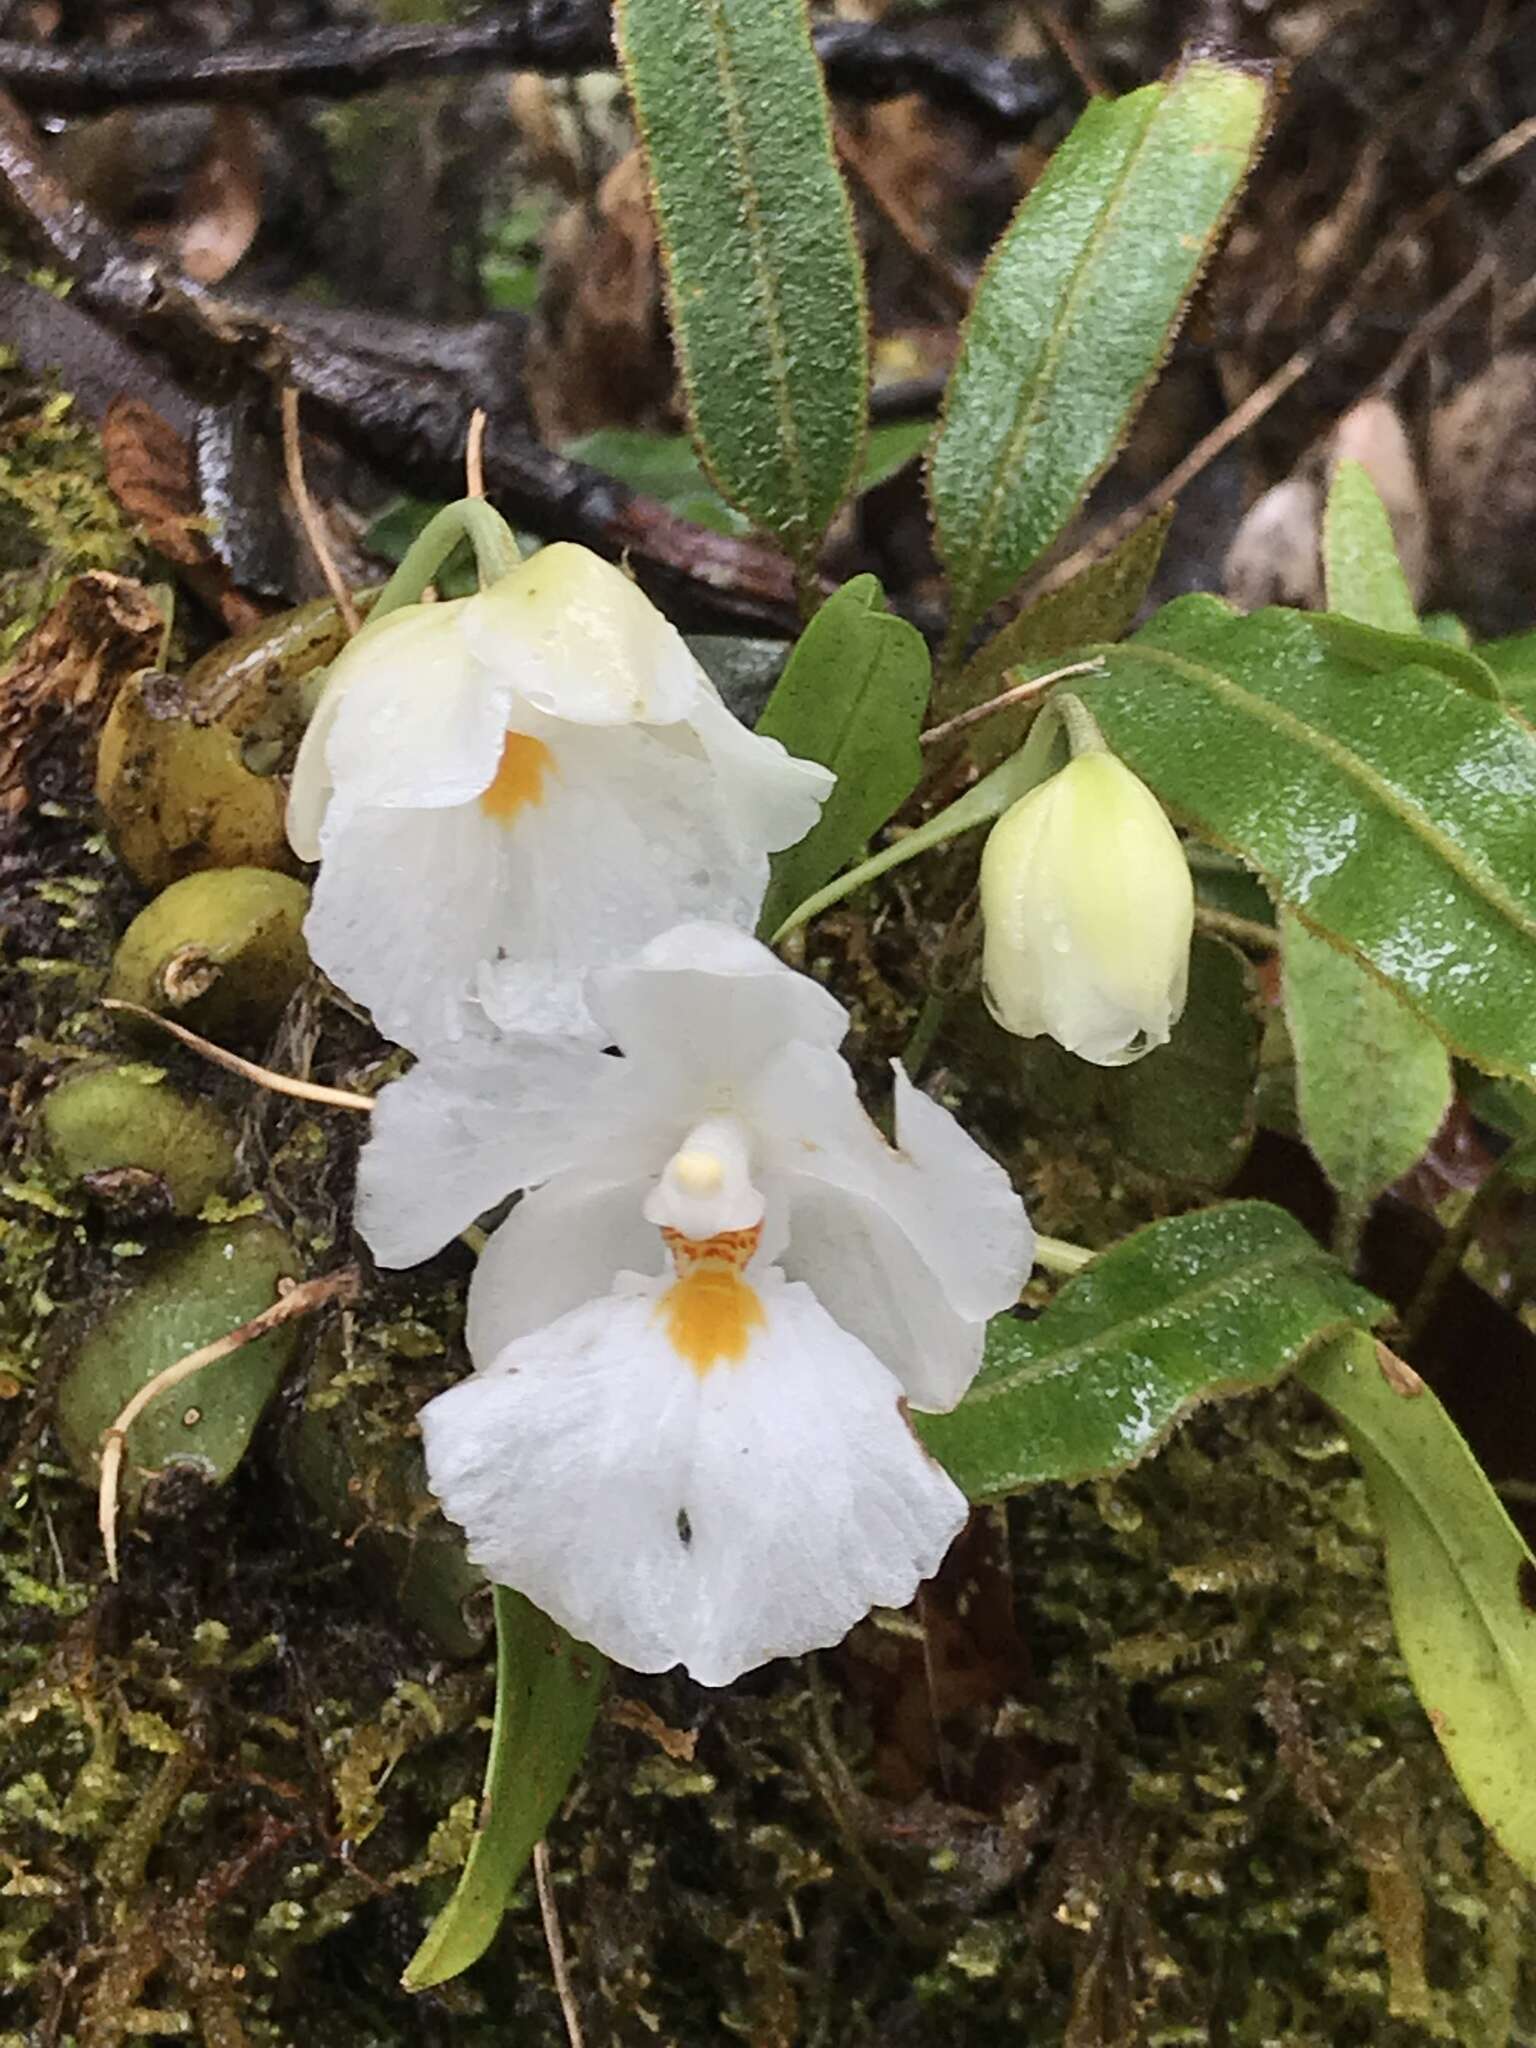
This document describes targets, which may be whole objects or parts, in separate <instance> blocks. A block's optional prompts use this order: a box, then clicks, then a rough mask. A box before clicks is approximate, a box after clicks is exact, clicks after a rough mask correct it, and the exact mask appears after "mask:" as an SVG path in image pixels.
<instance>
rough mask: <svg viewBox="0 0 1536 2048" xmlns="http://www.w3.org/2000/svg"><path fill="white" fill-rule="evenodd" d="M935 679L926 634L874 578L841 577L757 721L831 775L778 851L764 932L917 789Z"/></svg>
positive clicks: (763, 730) (841, 864)
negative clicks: (815, 815)
mask: <svg viewBox="0 0 1536 2048" xmlns="http://www.w3.org/2000/svg"><path fill="white" fill-rule="evenodd" d="M932 680H933V678H932V670H931V664H930V661H929V656H928V647H927V643H926V642H925V640H924V639H923V636H922V634H921V633H919V632H918V630H917V628H916V627H915V626H912V625H909V624H908V623H907V621H906V620H905V619H898V618H894V617H893V616H892V615H891V614H890V613H889V612H888V611H886V609H885V598H884V596H883V594H882V592H881V589H880V585H879V583H878V582H877V581H876V579H875V578H874V577H873V576H855V577H854V579H853V580H852V582H851V583H845V584H844V585H843V587H842V589H841V590H839V591H838V592H837V593H836V595H835V596H833V597H830V598H829V599H828V600H827V602H826V603H825V604H824V605H823V606H822V608H821V610H820V611H819V612H818V613H817V614H816V616H815V618H814V619H812V621H811V623H810V625H809V626H807V627H806V629H805V631H804V632H803V633H802V634H801V636H800V638H799V640H798V641H797V642H796V644H795V651H794V653H793V654H792V655H791V656H790V657H789V661H788V663H787V665H786V667H785V670H784V673H783V675H782V676H781V677H780V678H779V681H778V685H777V687H776V688H775V690H774V693H773V695H772V697H770V698H769V700H768V704H767V708H766V709H765V710H764V712H763V715H762V717H761V718H760V719H759V720H758V722H757V729H758V731H759V732H760V733H765V734H767V735H768V737H769V738H770V739H776V740H781V741H782V742H783V743H784V745H785V746H786V747H787V748H788V749H789V751H790V753H792V754H798V755H799V756H800V757H801V758H802V759H804V760H810V761H820V762H821V763H822V764H823V766H825V767H827V768H831V769H833V770H834V771H835V772H836V775H837V782H836V785H835V787H834V788H833V790H832V792H831V794H830V795H829V796H828V798H827V801H826V803H825V804H824V805H823V806H822V812H821V817H820V819H819V820H818V821H817V823H816V824H815V825H813V826H812V828H811V830H810V831H809V832H808V833H807V834H806V836H805V837H804V838H803V839H802V840H801V841H800V842H799V844H798V845H795V846H791V847H789V848H787V849H786V850H785V852H783V853H781V854H778V855H777V856H776V857H775V859H774V862H773V879H772V880H771V881H770V883H769V885H768V895H767V898H766V900H765V902H764V904H763V914H762V917H761V919H760V920H759V929H760V930H761V931H763V932H764V933H769V932H773V931H775V930H777V928H778V926H779V925H780V924H781V923H782V922H783V920H784V919H785V918H786V917H787V916H788V915H789V913H790V911H792V910H793V909H794V907H795V905H796V904H797V903H800V902H802V901H803V900H804V899H805V898H806V897H807V896H809V895H810V894H811V892H812V890H813V889H819V888H820V887H821V885H822V883H823V882H826V881H830V880H831V878H832V876H833V875H835V874H836V873H837V872H838V870H839V869H840V868H843V867H846V866H847V864H848V862H849V861H851V860H853V859H854V858H855V857H856V856H857V855H858V854H859V853H861V852H862V851H863V849H864V846H865V844H866V842H867V841H868V840H869V838H870V836H871V835H872V834H873V833H875V832H877V831H878V830H879V829H880V827H881V826H882V825H883V824H884V823H885V821H886V819H887V818H889V817H890V815H891V813H892V812H893V811H895V810H896V809H897V808H898V806H899V805H901V804H902V803H904V802H905V801H906V799H907V798H908V797H909V796H910V795H911V794H912V792H913V790H914V789H916V787H917V783H918V778H919V776H920V775H921V774H922V768H923V755H922V749H921V747H919V745H918V740H917V736H918V733H919V731H920V730H921V727H922V723H923V714H924V712H925V711H926V710H927V708H928V692H929V690H930V688H931V687H932Z"/></svg>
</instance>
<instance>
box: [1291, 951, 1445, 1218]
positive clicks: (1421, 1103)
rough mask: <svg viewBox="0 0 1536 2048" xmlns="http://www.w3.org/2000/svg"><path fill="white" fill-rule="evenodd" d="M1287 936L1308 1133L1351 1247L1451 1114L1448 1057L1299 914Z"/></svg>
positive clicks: (1299, 1093) (1294, 1038) (1300, 1096)
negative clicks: (1375, 1205)
mask: <svg viewBox="0 0 1536 2048" xmlns="http://www.w3.org/2000/svg"><path fill="white" fill-rule="evenodd" d="M1280 933H1281V944H1282V947H1283V952H1284V966H1285V1016H1286V1023H1287V1025H1288V1026H1289V1029H1290V1035H1291V1045H1292V1049H1293V1050H1294V1053H1295V1056H1296V1102H1297V1107H1298V1109H1299V1110H1300V1113H1301V1128H1302V1132H1303V1134H1304V1136H1305V1138H1306V1141H1307V1143H1308V1144H1309V1145H1310V1146H1311V1148H1312V1150H1313V1152H1314V1153H1315V1154H1316V1157H1317V1161H1318V1164H1319V1165H1320V1166H1321V1167H1322V1169H1323V1171H1324V1173H1326V1174H1327V1176H1328V1178H1329V1180H1330V1181H1332V1183H1333V1185H1334V1187H1335V1188H1336V1189H1337V1191H1338V1195H1339V1201H1340V1204H1341V1208H1342V1215H1343V1219H1344V1224H1345V1230H1346V1236H1347V1241H1353V1238H1354V1235H1355V1233H1356V1232H1357V1231H1358V1229H1359V1226H1360V1224H1361V1223H1362V1222H1363V1221H1364V1219H1365V1213H1366V1211H1367V1210H1368V1209H1369V1208H1370V1205H1371V1203H1372V1202H1373V1201H1374V1200H1375V1199H1376V1197H1377V1196H1378V1195H1379V1194H1380V1193H1381V1192H1382V1190H1383V1189H1384V1188H1386V1187H1389V1186H1390V1185H1391V1183H1392V1182H1393V1181H1395V1180H1397V1179H1398V1178H1399V1177H1400V1176H1401V1175H1402V1174H1405V1173H1407V1172H1408V1171H1409V1170H1410V1169H1411V1168H1412V1167H1414V1166H1416V1165H1417V1164H1418V1162H1419V1160H1420V1159H1422V1158H1423V1156H1424V1154H1425V1152H1426V1151H1427V1150H1428V1148H1429V1143H1430V1140H1431V1139H1432V1138H1433V1137H1434V1135H1435V1132H1436V1131H1437V1130H1439V1128H1440V1125H1441V1123H1442V1121H1443V1120H1444V1117H1445V1113H1446V1111H1447V1110H1448V1109H1449V1108H1450V1106H1451V1094H1452V1087H1451V1061H1450V1055H1449V1054H1448V1053H1447V1051H1446V1049H1445V1047H1444V1046H1443V1045H1442V1044H1441V1043H1440V1040H1439V1039H1438V1038H1437V1037H1436V1036H1435V1034H1434V1032H1433V1031H1431V1030H1430V1029H1429V1027H1428V1025H1426V1024H1423V1023H1421V1022H1420V1020H1419V1019H1418V1018H1417V1017H1415V1016H1414V1014H1413V1013H1412V1011H1411V1010H1405V1009H1404V1008H1403V1006H1402V1004H1401V1003H1400V1002H1399V1001H1398V999H1397V997H1396V996H1395V995H1393V994H1392V992H1391V990H1390V989H1388V988H1384V987H1383V986H1382V984H1381V983H1380V982H1379V981H1376V980H1374V979H1373V978H1372V976H1370V975H1369V974H1367V973H1366V972H1365V970H1364V969H1363V968H1362V967H1360V966H1359V965H1358V963H1357V962H1356V961H1354V960H1352V959H1351V958H1350V957H1349V955H1348V954H1345V953H1341V952H1339V951H1338V949H1337V947H1335V946H1331V945H1330V944H1329V943H1328V941H1327V940H1326V939H1321V938H1319V937H1318V936H1317V934H1316V933H1315V932H1313V931H1310V930H1309V929H1308V927H1307V926H1306V925H1304V924H1303V923H1302V921H1301V919H1300V918H1299V917H1297V916H1296V915H1295V913H1294V912H1292V911H1284V912H1282V914H1281V918H1280ZM1341 1241H1346V1240H1341Z"/></svg>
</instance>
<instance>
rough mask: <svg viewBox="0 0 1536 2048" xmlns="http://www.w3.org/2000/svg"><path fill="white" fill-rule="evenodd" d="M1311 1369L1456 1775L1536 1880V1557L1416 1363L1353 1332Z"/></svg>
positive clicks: (1409, 1659)
mask: <svg viewBox="0 0 1536 2048" xmlns="http://www.w3.org/2000/svg"><path fill="white" fill-rule="evenodd" d="M1301 1377H1302V1378H1303V1379H1304V1380H1305V1381H1306V1383H1307V1384H1308V1386H1310V1387H1311V1388H1312V1390H1313V1391H1314V1393H1316V1394H1319V1395H1320V1396H1321V1397H1322V1399H1323V1400H1324V1401H1326V1402H1327V1403H1328V1406H1329V1407H1330V1408H1331V1409H1332V1410H1333V1411H1334V1413H1335V1414H1336V1415H1337V1416H1338V1418H1339V1421H1340V1422H1341V1423H1342V1424H1343V1426H1344V1430H1345V1433H1346V1435H1347V1436H1348V1438H1349V1441H1350V1444H1351V1446H1352V1448H1353V1450H1354V1453H1355V1455H1356V1457H1357V1458H1358V1459H1359V1460H1360V1464H1361V1468H1362V1470H1363V1471H1364V1473H1365V1482H1366V1486H1367V1488H1368V1489H1369V1492H1370V1497H1371V1506H1372V1508H1373V1509H1374V1510H1375V1515H1376V1521H1377V1526H1378V1527H1379V1529H1380V1531H1381V1538H1382V1542H1383V1544H1384V1545H1385V1547H1386V1555H1387V1590H1388V1594H1389V1596H1390V1599H1391V1603H1392V1619H1393V1622H1394V1624H1395V1625H1396V1629H1397V1640H1398V1647H1399V1649H1400V1650H1401V1651H1402V1654H1403V1662H1404V1663H1405V1664H1406V1665H1407V1666H1408V1672H1409V1676H1410V1677H1411V1678H1412V1680H1413V1684H1414V1690H1415V1691H1416V1692H1417V1693H1418V1695H1419V1698H1420V1700H1421V1701H1422V1702H1423V1704H1424V1710H1425V1712H1426V1713H1427V1714H1428V1716H1429V1721H1430V1726H1431V1727H1432V1728H1433V1729H1434V1731H1435V1734H1436V1736H1437V1737H1438V1739H1439V1742H1440V1745H1441V1747H1442V1748H1443V1749H1444V1751H1445V1754H1446V1758H1447V1760H1448V1761H1449V1763H1450V1766H1451V1769H1452V1770H1453V1771H1454V1772H1455V1774H1456V1778H1457V1782H1458V1783H1459V1784H1460V1786H1461V1789H1462V1791H1463V1792H1464V1793H1465V1794H1466V1796H1467V1799H1468V1800H1469V1802H1470V1803H1471V1805H1472V1806H1473V1808H1474V1809H1475V1810H1476V1812H1477V1813H1478V1815H1479V1816H1480V1818H1481V1819H1482V1820H1483V1822H1484V1824H1485V1825H1486V1826H1487V1827H1488V1828H1489V1829H1490V1830H1491V1832H1492V1833H1493V1835H1494V1836H1495V1838H1496V1839H1497V1841H1498V1843H1499V1846H1500V1847H1501V1848H1502V1849H1503V1850H1504V1851H1505V1853H1506V1854H1507V1855H1508V1856H1510V1857H1511V1858H1512V1859H1513V1860H1514V1861H1515V1862H1516V1863H1517V1864H1518V1865H1519V1866H1520V1868H1521V1869H1522V1870H1523V1871H1524V1872H1525V1874H1526V1876H1527V1877H1536V1559H1533V1558H1532V1556H1531V1553H1530V1551H1529V1550H1528V1549H1527V1548H1526V1546H1525V1544H1524V1543H1523V1542H1522V1541H1521V1538H1520V1535H1519V1532H1518V1531H1517V1530H1516V1528H1515V1526H1514V1524H1513V1523H1512V1522H1511V1521H1510V1519H1509V1517H1508V1515H1507V1514H1505V1512H1504V1509H1503V1507H1502V1506H1501V1504H1500V1502H1499V1498H1498V1496H1497V1494H1496V1493H1495V1492H1494V1490H1493V1488H1492V1487H1491V1486H1490V1485H1489V1483H1488V1480H1487V1478H1486V1476H1485V1475H1484V1473H1483V1471H1482V1469H1481V1467H1480V1466H1479V1465H1478V1463H1477V1461H1476V1459H1475V1458H1474V1457H1473V1456H1472V1453H1471V1451H1470V1450H1468V1448H1467V1446H1466V1444H1465V1442H1464V1441H1463V1440H1462V1437H1461V1435H1460V1433H1459V1432H1458V1430H1457V1428H1456V1425H1455V1424H1454V1423H1453V1422H1452V1421H1451V1418H1450V1417H1449V1416H1448V1415H1447V1414H1446V1412H1445V1410H1444V1408H1442V1407H1441V1405H1440V1403H1439V1401H1438V1400H1436V1398H1435V1396H1434V1395H1433V1394H1432V1393H1431V1392H1430V1390H1429V1388H1428V1387H1426V1386H1425V1385H1424V1382H1423V1381H1422V1380H1421V1379H1419V1377H1418V1375H1417V1374H1416V1373H1414V1372H1413V1371H1412V1369H1411V1368H1410V1367H1408V1366H1406V1365H1404V1364H1403V1362H1402V1360H1401V1359H1398V1358H1394V1357H1393V1355H1392V1354H1391V1353H1390V1352H1386V1351H1384V1350H1382V1349H1381V1347H1379V1346H1378V1345H1376V1344H1375V1343H1374V1342H1372V1340H1371V1339H1370V1338H1369V1337H1366V1336H1364V1335H1361V1334H1358V1333H1357V1334H1354V1335H1352V1336H1348V1337H1341V1338H1339V1339H1338V1340H1337V1341H1336V1342H1334V1343H1332V1344H1330V1345H1329V1346H1328V1347H1327V1349H1326V1350H1325V1351H1323V1352H1321V1353H1320V1354H1319V1355H1318V1356H1317V1357H1315V1358H1314V1359H1312V1360H1310V1361H1309V1362H1308V1364H1307V1365H1306V1366H1304V1367H1303V1369H1302V1374H1301Z"/></svg>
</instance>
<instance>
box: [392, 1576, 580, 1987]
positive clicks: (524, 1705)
mask: <svg viewBox="0 0 1536 2048" xmlns="http://www.w3.org/2000/svg"><path fill="white" fill-rule="evenodd" d="M495 1601H496V1715H495V1720H494V1722H493V1724H492V1727H491V1753H490V1757H489V1759H488V1761H487V1763H486V1770H485V1797H484V1800H483V1802H482V1805H481V1810H480V1826H479V1828H478V1830H477V1831H476V1834H475V1838H474V1841H473V1842H472V1843H471V1844H470V1849H469V1857H468V1860H467V1861H466V1863H465V1865H464V1870H463V1874H462V1876H461V1877H460V1879H459V1882H458V1885H457V1887H456V1888H455V1890H454V1894H453V1897H452V1898H451V1899H450V1900H449V1901H448V1903H447V1905H446V1906H444V1908H443V1910H442V1912H441V1913H439V1914H438V1916H437V1918H436V1919H435V1920H434V1921H433V1923H432V1925H431V1927H430V1928H429V1929H428V1931H427V1938H426V1940H425V1941H424V1942H423V1943H422V1944H421V1947H420V1948H419V1949H418V1950H417V1951H416V1953H415V1955H414V1956H412V1958H411V1961H410V1964H409V1967H408V1968H407V1970H406V1972H405V1976H404V1978H403V1979H402V1980H401V1981H402V1982H403V1984H404V1985H405V1988H406V1990H407V1991H427V1990H430V1989H431V1987H432V1986H433V1985H434V1984H446V1983H447V1981H448V1979H449V1978H450V1977H457V1976H458V1974H459V1972H460V1971H461V1970H467V1969H468V1968H469V1966H470V1964H471V1963H473V1962H477V1961H478V1960H479V1958H480V1957H481V1956H483V1955H484V1953H485V1951H486V1950H487V1949H488V1948H489V1947H490V1945H491V1942H492V1941H493V1940H494V1939H495V1935H496V1930H497V1928H498V1927H499V1926H500V1925H501V1916H502V1914H503V1913H504V1912H505V1911H506V1906H507V1901H508V1899H509V1898H510V1897H511V1895H512V1887H513V1886H514V1885H515V1884H516V1883H517V1881H518V1879H519V1878H520V1877H521V1876H522V1874H523V1871H524V1869H525V1868H526V1867H527V1864H528V1859H529V1857H530V1856H532V1854H533V1851H534V1847H535V1845H536V1844H537V1842H538V1840H539V1838H540V1836H541V1835H542V1834H543V1832H544V1830H545V1828H546V1827H547V1826H548V1825H549V1822H550V1820H551V1818H552V1817H553V1815H554V1811H555V1808H556V1807H557V1806H558V1805H559V1804H560V1801H561V1800H562V1799H563V1798H564V1797H565V1791H566V1787H567V1786H568V1785H569V1784H570V1782H571V1779H572V1778H573V1777H574V1776H575V1775H576V1767H577V1765H578V1764H579V1763H580V1762H581V1757H582V1752H583V1750H585V1748H586V1746H587V1737H588V1735H589V1734H590V1733H591V1732H592V1723H593V1720H594V1719H595V1718H596V1715H597V1705H598V1701H599V1699H600V1698H601V1696H602V1690H603V1680H604V1678H605V1677H606V1675H607V1670H608V1666H607V1663H606V1661H605V1660H604V1658H603V1657H602V1656H601V1655H600V1654H599V1653H598V1652H597V1651H596V1650H593V1649H589V1648H588V1647H587V1645H586V1644H585V1643H578V1642H575V1641H574V1640H573V1639H572V1638H571V1637H570V1636H568V1635H567V1634H566V1633H565V1631H564V1629H562V1628H558V1627H557V1626H556V1625H555V1623H554V1622H552V1621H551V1620H550V1619H549V1617H548V1615H545V1614H541V1613H540V1612H539V1610H538V1608H537V1607H534V1606H533V1605H532V1604H531V1603H530V1602H529V1601H527V1600H525V1599H524V1598H523V1596H522V1594H521V1593H514V1592H512V1591H510V1590H509V1589H508V1588H507V1587H505V1586H498V1587H497V1588H496V1591H495Z"/></svg>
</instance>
